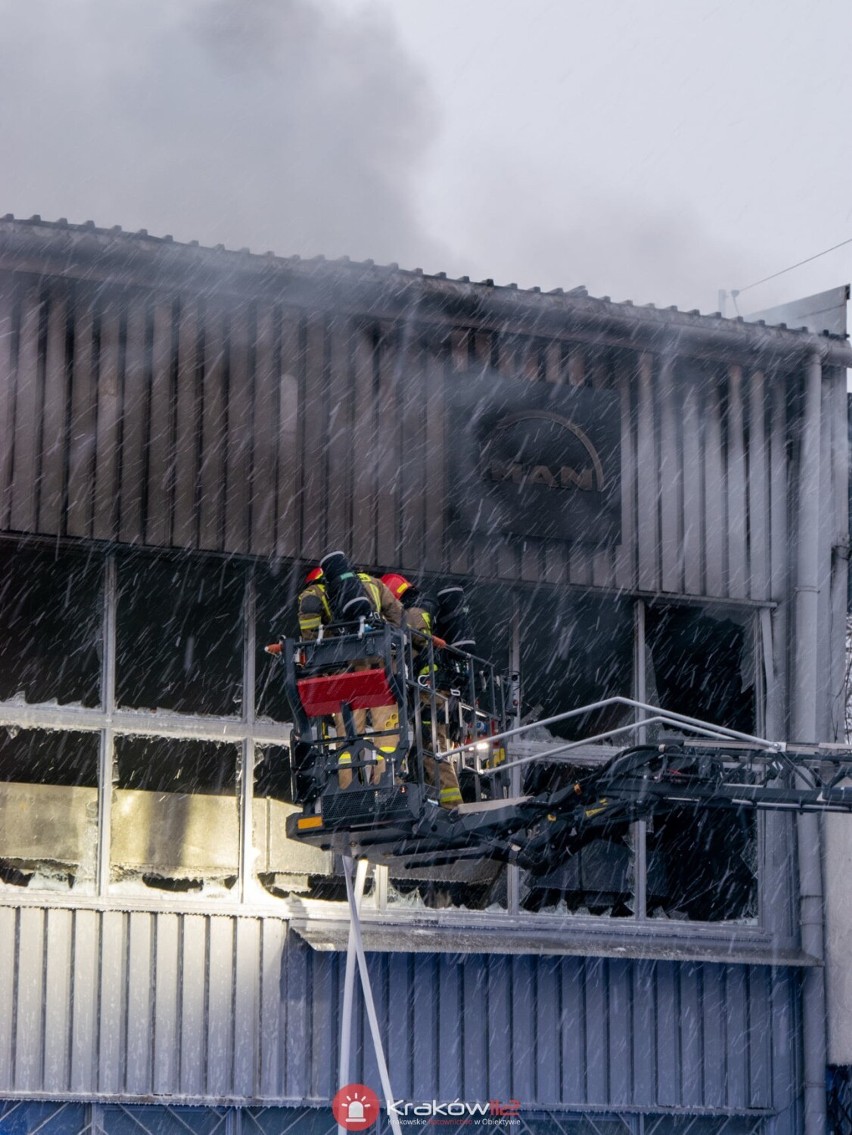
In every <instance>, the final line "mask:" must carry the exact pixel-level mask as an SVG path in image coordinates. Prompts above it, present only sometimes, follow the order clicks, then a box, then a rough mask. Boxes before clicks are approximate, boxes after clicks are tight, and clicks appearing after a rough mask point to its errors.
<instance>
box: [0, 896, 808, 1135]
mask: <svg viewBox="0 0 852 1135" xmlns="http://www.w3.org/2000/svg"><path fill="white" fill-rule="evenodd" d="M0 953H1V954H2V959H0V960H2V965H1V966H0V1008H2V1012H0V1097H5V1096H24V1097H27V1096H49V1097H50V1098H56V1099H61V1098H70V1097H78V1098H91V1097H93V1096H96V1097H107V1098H108V1097H120V1098H131V1097H132V1098H137V1099H142V1100H154V1099H157V1098H163V1097H168V1098H171V1099H173V1100H180V1099H185V1100H193V1101H197V1102H213V1101H216V1100H228V1101H236V1102H251V1101H267V1102H271V1101H276V1102H282V1103H283V1102H288V1103H298V1102H301V1101H322V1100H328V1099H330V1098H331V1097H332V1096H333V1095H334V1092H335V1091H336V1086H337V1047H338V1031H339V1006H340V1001H341V997H342V980H343V961H344V956H343V955H342V954H338V953H334V952H321V951H315V950H311V949H310V948H309V947H308V946H306V945H305V943H304V942H302V941H301V940H300V939H298V938H297V937H296V936H295V935H294V934H292V933H290V932H288V925H287V922H286V921H284V920H283V919H279V918H275V917H250V916H238V915H234V916H227V915H224V914H221V915H209V914H201V913H199V914H190V913H181V914H177V913H167V912H151V911H116V910H113V911H101V910H92V909H81V908H77V909H73V910H72V909H62V908H58V907H48V908H40V907H35V906H30V907H18V908H15V907H11V906H5V907H0ZM369 964H370V971H371V981H372V984H373V989H374V994H375V997H376V1004H377V1012H378V1016H379V1020H380V1021H381V1023H382V1028H383V1032H384V1042H385V1045H386V1051H387V1053H388V1059H389V1062H390V1075H391V1081H392V1084H393V1089H394V1092H395V1093H396V1094H397V1096H399V1097H404V1098H406V1099H409V1100H426V1099H433V1098H436V1099H443V1100H452V1099H456V1098H458V1099H466V1100H476V1099H482V1100H487V1099H492V1098H501V1099H509V1098H512V1097H514V1098H516V1099H520V1100H522V1101H523V1103H524V1105H525V1106H526V1107H533V1106H540V1107H542V1108H547V1107H556V1108H560V1107H564V1108H571V1107H573V1108H582V1107H604V1108H611V1109H613V1110H617V1109H619V1108H639V1109H647V1110H649V1111H654V1110H659V1109H668V1108H676V1109H687V1110H689V1109H692V1110H709V1111H711V1112H716V1113H725V1112H727V1113H746V1112H750V1111H751V1112H755V1111H758V1112H759V1111H766V1112H772V1111H778V1112H783V1113H786V1112H788V1111H789V1109H790V1108H791V1107H792V1101H793V1100H794V1099H795V1096H796V1094H797V1091H798V1072H797V1069H796V1067H795V1066H794V1064H793V1062H792V1053H793V1047H794V1035H795V1030H796V1027H797V1021H796V1003H797V991H796V984H797V979H796V977H795V975H794V973H793V972H792V971H788V970H784V969H773V968H770V967H767V966H737V965H720V964H710V963H695V962H692V963H687V962H666V961H629V960H619V959H603V958H578V957H558V958H556V957H517V956H516V957H504V956H500V955H491V956H483V955H477V954H471V955H458V954H455V955H453V954H444V955H429V954H416V955H411V954H381V955H371V956H370V960H369ZM355 1035H356V1037H357V1038H358V1049H357V1053H356V1056H355V1064H354V1079H356V1080H359V1081H362V1082H365V1083H367V1084H378V1082H379V1077H378V1071H377V1068H376V1066H375V1059H374V1056H373V1052H372V1046H371V1043H370V1039H369V1030H368V1027H367V1022H366V1019H365V1018H364V1015H363V1013H360V1014H359V1016H358V1020H357V1024H356V1030H355ZM778 1130H779V1131H785V1132H786V1131H788V1130H789V1131H790V1132H792V1131H793V1130H795V1127H794V1126H781V1127H779V1128H778Z"/></svg>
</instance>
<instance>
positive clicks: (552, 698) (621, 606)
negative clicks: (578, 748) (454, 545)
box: [469, 584, 633, 738]
mask: <svg viewBox="0 0 852 1135" xmlns="http://www.w3.org/2000/svg"><path fill="white" fill-rule="evenodd" d="M469 603H470V610H471V621H472V623H473V627H474V632H475V633H476V636H477V647H476V653H477V654H479V655H481V656H482V657H485V658H490V659H492V660H493V661H495V662H496V663H497V665H498V668H499V669H508V668H509V667H508V659H509V648H510V645H511V640H512V622H513V616H514V612H515V611H516V610H517V614H518V632H519V636H520V649H521V677H522V680H523V705H522V717H525V718H527V719H528V720H534V719H535V718H539V717H552V716H554V715H556V714H558V713H561V712H564V711H566V710H570V709H575V708H578V707H580V706H583V705H588V704H590V703H592V702H597V701H601V700H603V699H604V698H609V697H615V696H617V695H621V696H624V697H630V695H631V693H632V688H633V685H632V683H633V604H632V601H630V600H627V599H618V598H615V597H613V596H605V597H602V598H601V597H597V596H593V595H590V594H587V593H585V594H584V593H581V592H578V591H568V590H566V589H557V588H551V587H548V588H547V589H546V590H545V588H544V587H538V588H536V587H529V588H520V587H510V586H508V585H505V584H476V585H472V586H471V587H470V588H469ZM626 716H627V715H626V711H625V710H624V708H623V707H620V706H615V707H612V708H611V709H608V710H606V711H603V712H601V711H598V712H597V713H595V714H593V715H589V716H587V717H584V718H576V719H572V720H570V721H567V722H565V723H564V724H563V725H560V726H557V727H556V729H555V732H557V733H558V734H559V735H560V736H564V737H569V738H580V737H583V736H587V735H588V734H590V733H592V732H597V731H598V730H600V729H606V728H610V727H612V726H613V725H617V724H620V723H622V722H623V721H624V720H626Z"/></svg>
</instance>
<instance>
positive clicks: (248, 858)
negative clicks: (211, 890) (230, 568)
mask: <svg viewBox="0 0 852 1135" xmlns="http://www.w3.org/2000/svg"><path fill="white" fill-rule="evenodd" d="M243 643H244V647H243V699H242V700H243V713H242V719H243V722H244V724H245V725H246V727H247V729H250V728H251V726H252V725H253V723H254V716H255V678H256V674H255V666H256V655H255V650H256V642H255V579H254V568H249V570H248V575H247V577H246V581H245V592H244V595H243ZM254 756H255V751H254V741H253V740H252V739H251V738H250V737H244V738H243V740H242V742H241V744H240V851H239V880H240V883H239V889H240V902H245V901H246V900H247V898H248V896H249V895H250V894H252V893H253V892H254V890H255V878H254V872H253V869H252V868H253V863H254V858H253V851H254V848H253V844H254V838H253V837H254V831H253V825H252V809H253V805H254Z"/></svg>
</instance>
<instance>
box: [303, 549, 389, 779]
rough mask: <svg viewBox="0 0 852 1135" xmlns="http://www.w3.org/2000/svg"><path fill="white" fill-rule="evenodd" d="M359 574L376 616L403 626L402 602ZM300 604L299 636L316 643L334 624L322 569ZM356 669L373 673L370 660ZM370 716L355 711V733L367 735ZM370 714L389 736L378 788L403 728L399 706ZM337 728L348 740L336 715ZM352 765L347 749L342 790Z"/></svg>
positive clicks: (381, 748)
mask: <svg viewBox="0 0 852 1135" xmlns="http://www.w3.org/2000/svg"><path fill="white" fill-rule="evenodd" d="M332 554H336V553H332ZM356 574H357V577H358V580H359V582H360V583H361V586H362V587H363V589H364V591H365V593H366V595H367V598H368V599H369V601H370V606H371V608H372V610H373V612H374V614H377V615H380V616H381V617H382V618H384V619H386V620H387V621H388V622H389V623H392V624H393V625H394V626H396V627H399V626H402V623H403V609H402V605H401V603H400V602H399V600H398V599H396V598H395V597H394V596H393V595H392V594H391V592H390V591H389V590H388V589H387V587H385V585H384V584H383V583H382V581H381V580H380V579H376V578H375V576H372V575H368V574H367V573H366V572H360V571H359V572H357V573H356ZM298 602H299V634H300V637H301V638H303V639H314V638H316V637H317V635H318V634H319V629H320V627H322V626H328V625H329V624H330V623H332V622H334V615H333V612H332V609H331V602H330V600H329V596H328V587H327V585H326V581H325V573H324V572H323V569H322V566H321V565H318V566H317V567H315V568H312V569H311V571H309V572H308V574H307V576H306V577H305V587H304V589H303V590H302V592H301V593H300V595H299V601H298ZM352 669H353V670H369V669H370V663H369V662H368V661H367V659H363V660H358V661H355V662H353V663H352ZM367 712H368V711H367V710H366V709H356V710H354V711H353V715H352V716H353V721H354V725H355V732H356V733H357V734H363V733H366V731H367ZM369 713H370V720H371V724H372V727H373V729H374V730H375V731H376V732H377V733H383V734H385V736H383V737H381V739H380V743H379V744H378V745H377V746H376V748H377V752H378V753H379V759H378V760H377V762H376V764H375V765H373V766H372V782H373V783H374V784H375V783H377V782H378V781H379V780H380V779H381V777H382V776H383V775H384V772H385V767H386V762H385V759H384V757H385V756H388V755H390V754H391V753H393V752H394V751H395V749H396V747H397V745H398V744H399V734H395V733H394V730H395V729H397V728H398V727H399V713H398V710H397V708H396V706H374V707H373V708H372V709H371V710H370V711H369ZM334 725H335V729H336V730H337V736H338V737H344V736H345V735H346V730H345V726H344V722H343V715H342V714H339V713H336V714H335V715H334ZM382 754H383V755H382ZM351 762H352V754H351V753H350V752H349V751H348V750H347V749H344V750H343V752H341V753H340V755H339V757H338V761H337V763H338V767H341V766H342V767H341V771H340V773H339V774H338V784H339V786H340V787H341V788H348V787H349V785H350V784H351V783H352V770H351V769H347V768H346V767H345V766H346V765H348V764H351ZM370 771H371V770H370V768H367V769H366V770H365V774H366V779H367V781H368V783H369V781H370Z"/></svg>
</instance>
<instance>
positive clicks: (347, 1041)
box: [337, 859, 367, 1130]
mask: <svg viewBox="0 0 852 1135" xmlns="http://www.w3.org/2000/svg"><path fill="white" fill-rule="evenodd" d="M366 881H367V860H366V859H359V860H358V865H357V867H356V868H355V894H354V903H355V911H356V912H357V913H358V914H359V915H360V912H361V899H362V898H363V897H364V884H365V883H366ZM354 925H355V915H354V914H353V918H352V922H351V923H350V925H349V942H348V945H347V947H346V971H345V973H344V976H343V1008H342V1015H341V1018H340V1069H339V1071H338V1076H337V1086H338V1088H342V1087H344V1086H345V1085H346V1084H348V1083H349V1058H350V1053H351V1051H352V1010H353V1002H354V997H353V994H354V989H355V964H356V961H357V959H356V956H355V934H354V931H353V927H354ZM339 1130H343V1129H342V1128H340V1129H339Z"/></svg>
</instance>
